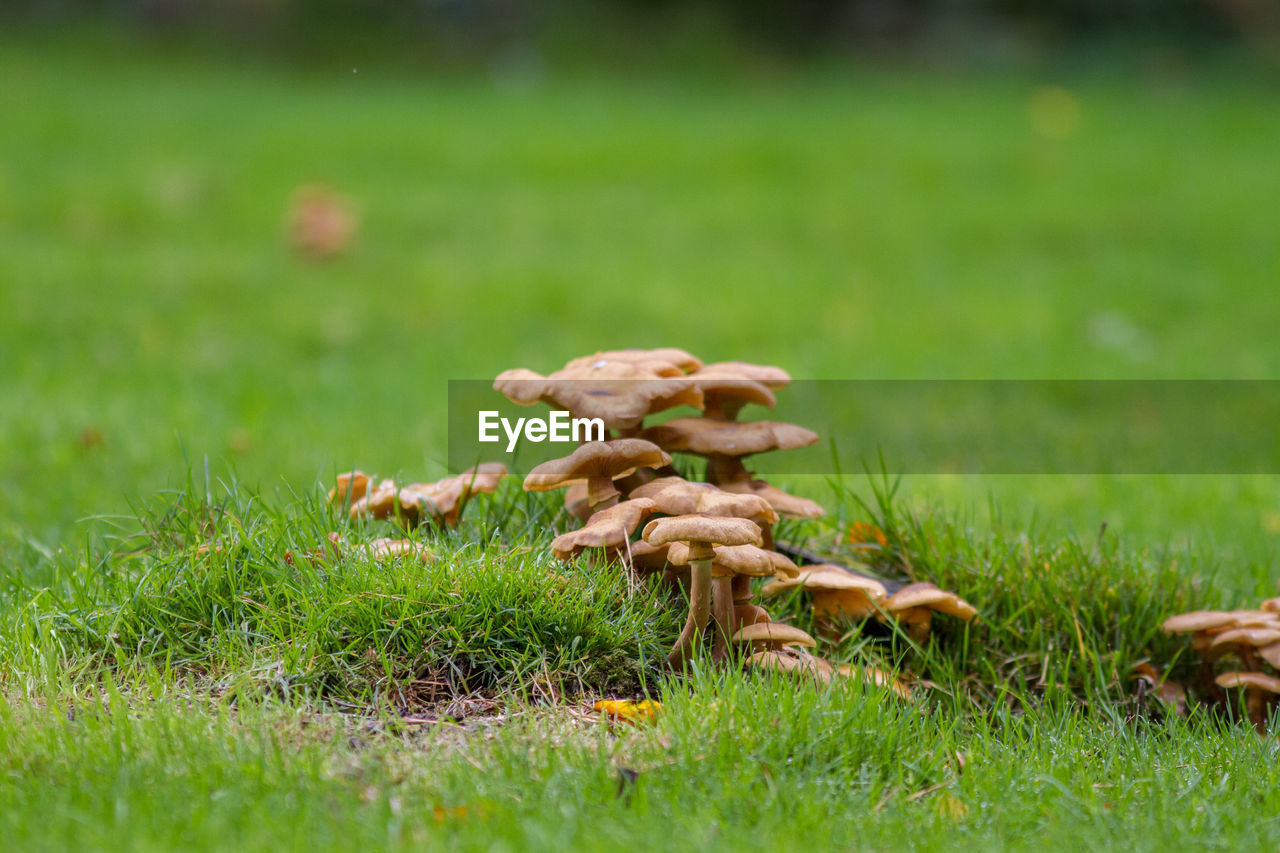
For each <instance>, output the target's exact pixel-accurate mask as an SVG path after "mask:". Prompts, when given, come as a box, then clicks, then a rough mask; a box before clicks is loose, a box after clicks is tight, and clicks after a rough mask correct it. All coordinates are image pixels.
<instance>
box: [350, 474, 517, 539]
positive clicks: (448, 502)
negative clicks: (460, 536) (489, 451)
mask: <svg viewBox="0 0 1280 853" xmlns="http://www.w3.org/2000/svg"><path fill="white" fill-rule="evenodd" d="M506 475H507V469H506V466H504V465H502V464H501V463H498V462H486V463H484V464H482V465H477V466H475V467H473V468H468V469H467V470H466V471H463V472H462V473H461V474H458V475H456V476H454V477H445V478H444V479H443V480H438V481H436V482H434V483H410V484H409V485H407V486H404V487H400V486H397V485H396V483H395V481H394V480H383V481H381V482H380V483H377V484H374V483H373V481H372V480H371V479H370V477H369V475H367V474H365V473H364V472H363V471H352V472H349V473H346V474H341V475H339V476H338V483H337V485H336V486H335V487H334V488H333V489H332V490H331V491H330V492H329V502H330V503H333V504H341V503H344V502H346V501H347V500H350V501H351V509H350V514H351V517H352V518H377V519H383V518H398V519H400V520H401V521H403V522H404V523H405V524H406V525H408V526H412V525H416V524H418V523H419V522H420V521H422V520H423V519H424V518H426V517H430V518H432V519H433V520H434V521H435V522H436V523H437V524H442V525H446V526H454V525H456V524H457V523H458V521H459V519H460V518H461V516H462V511H463V510H464V509H465V508H466V505H467V502H468V501H469V500H470V499H471V496H472V495H475V494H481V493H492V492H494V491H496V490H497V488H498V483H499V482H501V480H502V478H503V477H505V476H506Z"/></svg>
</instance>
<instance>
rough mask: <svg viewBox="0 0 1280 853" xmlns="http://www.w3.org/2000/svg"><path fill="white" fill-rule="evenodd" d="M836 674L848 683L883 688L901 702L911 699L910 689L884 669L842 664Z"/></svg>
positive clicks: (837, 668)
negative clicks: (860, 683)
mask: <svg viewBox="0 0 1280 853" xmlns="http://www.w3.org/2000/svg"><path fill="white" fill-rule="evenodd" d="M836 674H837V675H839V676H841V677H842V678H845V679H848V680H849V681H861V682H863V683H864V684H871V685H874V686H876V687H881V688H885V689H887V690H889V691H891V692H892V693H893V695H894V696H897V697H898V698H899V699H902V700H909V699H910V698H911V688H910V687H907V685H906V684H904V683H903V682H902V679H900V678H898V676H897V675H895V674H894V673H892V672H889V671H888V670H885V669H878V668H877V667H874V666H855V665H853V664H843V665H841V666H838V667H836Z"/></svg>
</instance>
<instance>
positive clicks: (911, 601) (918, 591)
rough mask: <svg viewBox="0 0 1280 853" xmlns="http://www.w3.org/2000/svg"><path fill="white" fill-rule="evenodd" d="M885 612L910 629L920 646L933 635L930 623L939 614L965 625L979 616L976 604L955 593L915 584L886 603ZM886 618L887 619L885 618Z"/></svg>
mask: <svg viewBox="0 0 1280 853" xmlns="http://www.w3.org/2000/svg"><path fill="white" fill-rule="evenodd" d="M884 610H885V611H886V612H887V613H889V614H890V615H892V616H894V617H895V618H897V619H898V621H899V622H902V623H903V624H905V625H906V626H907V633H908V634H910V636H911V638H912V639H913V640H915V641H916V642H917V643H922V642H924V641H925V639H926V638H927V637H928V636H929V624H930V622H931V621H932V618H933V614H934V613H935V612H938V613H945V614H947V615H949V616H955V617H957V618H959V619H962V620H964V621H965V622H968V621H970V620H971V619H973V617H975V616H977V615H978V611H977V610H976V609H974V607H973V605H971V604H969V602H967V601H965V600H964V599H962V598H960V597H959V596H958V595H956V594H955V593H952V592H947V591H945V590H941V589H938V587H936V586H934V585H933V584H931V583H913V584H909V585H907V586H904V587H903V588H902V589H900V590H898V591H897V592H895V593H894V594H893V595H891V596H889V598H888V599H887V600H886V601H885V603H884ZM881 618H883V617H881Z"/></svg>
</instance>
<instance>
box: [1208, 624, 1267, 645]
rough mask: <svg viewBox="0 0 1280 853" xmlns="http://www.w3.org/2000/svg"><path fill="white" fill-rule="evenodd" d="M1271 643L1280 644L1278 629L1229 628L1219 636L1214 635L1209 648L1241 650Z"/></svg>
mask: <svg viewBox="0 0 1280 853" xmlns="http://www.w3.org/2000/svg"><path fill="white" fill-rule="evenodd" d="M1273 643H1280V629H1277V628H1231V629H1230V630H1227V631H1223V632H1222V633H1221V634H1216V635H1214V637H1213V639H1212V640H1211V641H1210V642H1209V648H1211V649H1219V648H1224V647H1228V646H1238V647H1241V648H1244V647H1246V646H1247V647H1249V648H1254V649H1257V648H1262V647H1263V646H1269V645H1271V644H1273Z"/></svg>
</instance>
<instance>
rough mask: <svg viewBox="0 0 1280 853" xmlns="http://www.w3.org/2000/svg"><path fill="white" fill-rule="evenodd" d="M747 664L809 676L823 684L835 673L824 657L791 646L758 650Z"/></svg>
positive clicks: (766, 669) (761, 668)
mask: <svg viewBox="0 0 1280 853" xmlns="http://www.w3.org/2000/svg"><path fill="white" fill-rule="evenodd" d="M747 666H749V667H751V668H752V669H760V670H765V671H772V672H785V673H791V674H795V675H799V676H802V677H808V678H812V679H814V680H815V681H817V682H819V683H821V684H826V683H828V682H830V681H831V678H832V676H833V675H834V674H835V670H834V669H832V667H831V664H829V663H827V662H826V661H825V660H823V659H822V658H820V657H817V656H815V655H811V654H808V653H807V652H804V651H801V650H800V649H791V648H788V649H772V650H770V651H765V652H756V653H755V654H753V655H751V657H749V658H747Z"/></svg>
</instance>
